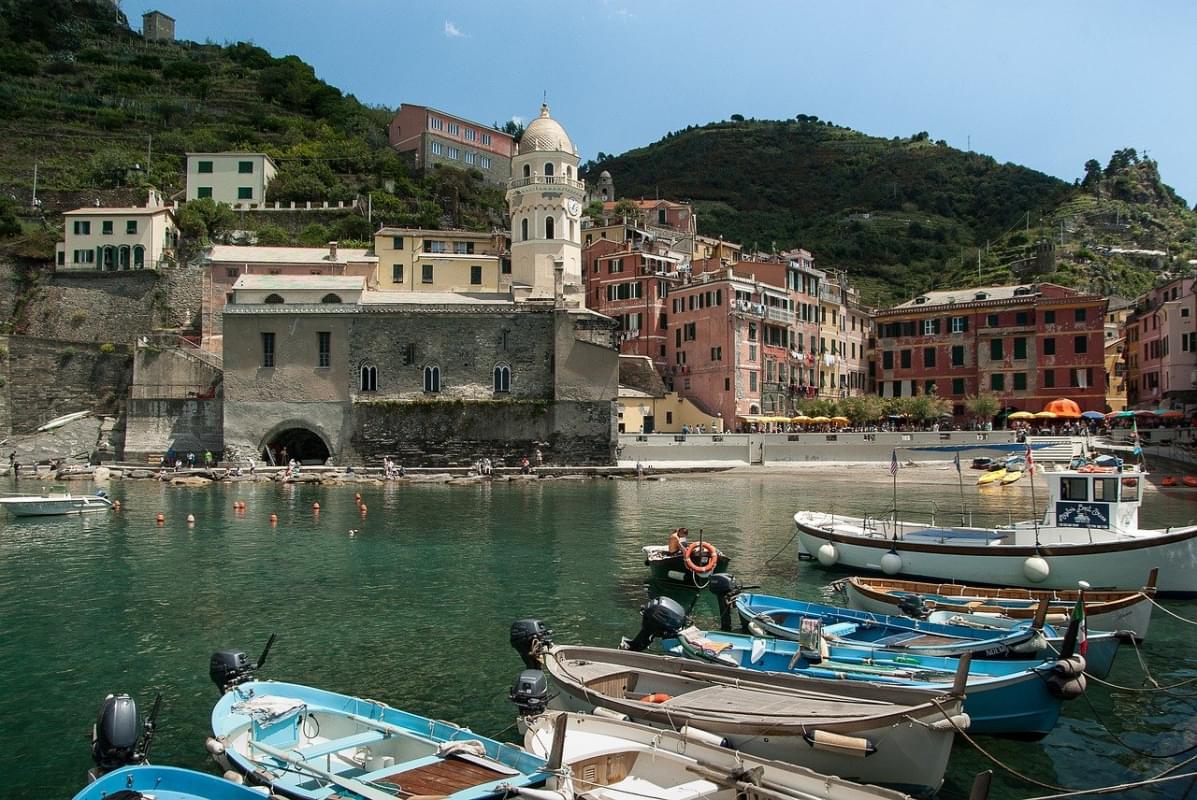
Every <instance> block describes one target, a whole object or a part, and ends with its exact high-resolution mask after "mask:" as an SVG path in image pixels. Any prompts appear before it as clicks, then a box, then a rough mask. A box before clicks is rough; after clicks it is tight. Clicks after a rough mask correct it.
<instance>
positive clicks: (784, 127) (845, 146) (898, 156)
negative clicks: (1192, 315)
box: [586, 115, 1192, 303]
mask: <svg viewBox="0 0 1197 800" xmlns="http://www.w3.org/2000/svg"><path fill="white" fill-rule="evenodd" d="M1120 152H1126V151H1120ZM1129 152H1130V153H1133V152H1134V151H1129ZM1083 160H1084V159H1083V157H1082V158H1078V173H1079V171H1080V164H1081V163H1082V162H1083ZM1113 162H1114V160H1112V163H1111V169H1112V170H1113V171H1112V172H1110V173H1109V174H1108V177H1109V180H1110V181H1113V179H1114V177H1115V173H1118V174H1120V172H1119V171H1120V170H1123V169H1124V168H1125V167H1126V166H1127V165H1124V164H1122V163H1121V161H1119V162H1118V163H1116V164H1115V163H1113ZM1138 163H1140V162H1139V161H1138V159H1137V157H1136V158H1135V164H1132V165H1130V166H1135V165H1137V164H1138ZM1152 167H1153V169H1154V165H1152ZM604 169H605V170H608V171H609V172H610V173H611V174H612V176H613V178H614V180H615V189H616V192H617V194H618V195H619V196H620V197H633V198H635V197H655V196H660V197H668V198H671V199H682V200H690V201H692V202H693V203H694V205H695V210H696V213H697V214H698V221H699V227H700V229H701V232H703V233H705V234H708V235H719V236H723V237H725V238H728V239H731V240H733V241H738V242H741V243H742V244H743V245H744V246H745V248H746V249H749V250H758V251H765V252H769V251H772V250H784V249H788V248H791V247H795V246H801V247H805V248H807V249H808V250H811V251H812V252H813V253H814V254H815V256H816V264H818V265H821V266H824V267H835V268H842V269H846V270H847V271H848V272H849V273H850V274H851V275H852V276H853V278H854V280H855V281H856V283H857V284H858V285H860V286H861V287H862V289H863V290H864V291H865V294H866V297H867V298H868V299H869V300H870V301H872V302H876V303H885V302H889V301H892V300H896V299H899V298H905V297H908V296H910V294H912V293H913V292H918V291H923V290H926V289H929V288H935V287H938V286H945V285H948V284H949V283H962V282H968V281H970V280H972V281H975V280H976V279H977V255H978V249H979V250H980V255H981V262H982V267H983V270H982V278H983V279H985V280H995V281H1001V280H1019V279H1022V278H1024V277H1028V276H1026V275H1025V274H1024V273H1025V272H1026V268H1027V266H1028V265H1031V266H1033V265H1034V264H1033V262H1034V259H1032V258H1029V257H1028V255H1027V254H1028V253H1030V252H1031V251H1032V250H1033V248H1034V247H1035V244H1036V242H1037V241H1038V240H1039V239H1050V238H1052V237H1053V235H1054V239H1060V238H1061V237H1060V236H1059V234H1060V230H1059V228H1060V226H1059V225H1058V224H1057V223H1058V221H1059V220H1058V219H1057V218H1056V214H1057V211H1058V210H1059V209H1061V208H1065V207H1069V204H1070V203H1073V202H1074V201H1075V200H1076V199H1077V198H1078V197H1082V196H1084V195H1086V194H1093V193H1094V192H1093V191H1091V190H1090V189H1087V188H1086V187H1082V186H1079V185H1074V184H1070V183H1067V182H1065V181H1062V180H1059V179H1057V178H1053V177H1050V176H1048V175H1044V174H1043V173H1040V172H1036V171H1034V170H1031V169H1027V168H1026V167H1021V166H1018V165H1015V164H999V163H998V162H997V161H995V160H994V159H993V158H991V157H989V156H985V155H982V154H980V153H972V152H964V151H961V150H957V149H954V148H952V147H949V146H947V144H946V143H945V142H943V141H933V140H932V139H931V138H930V136H928V134H927V133H925V132H921V133H917V134H915V135H914V136H910V137H904V138H898V137H895V138H893V139H882V138H877V137H872V136H866V135H864V134H862V133H859V132H857V131H854V130H851V129H848V128H843V127H840V126H837V125H834V124H831V123H827V122H822V121H819V120H818V119H817V118H814V117H808V116H805V115H798V117H797V118H795V119H793V120H784V121H757V120H747V121H745V120H740V119H738V118H737V119H734V120H733V121H730V122H716V123H711V124H708V125H704V126H702V127H690V128H687V129H685V130H682V131H678V132H675V133H671V134H669V135H667V136H666V137H665V138H664V139H662V140H660V141H658V142H655V143H654V144H651V145H649V146H647V147H643V148H639V149H636V150H631V151H629V152H627V153H624V154H622V155H619V156H612V155H606V154H602V153H600V154H599V157H598V158H597V159H596V160H595V161H592V162H589V163H588V164H587V165H586V175H587V176H588V177H593V176H594V175H597V173H598V171H600V170H604ZM1097 172H1098V173H1099V174H1101V173H1103V170H1102V169H1101V167H1100V165H1099V166H1098V168H1097ZM1155 179H1156V181H1157V182H1158V173H1157V174H1156V175H1155ZM1163 189H1164V190H1166V191H1161V192H1159V193H1157V194H1158V195H1159V196H1158V197H1157V196H1154V195H1153V197H1151V198H1149V197H1145V196H1144V197H1139V198H1129V197H1128V200H1130V201H1131V205H1136V204H1137V203H1139V202H1140V201H1141V202H1145V203H1151V202H1156V201H1160V202H1163V203H1165V204H1166V205H1176V203H1173V202H1172V200H1171V199H1169V193H1170V192H1171V190H1168V189H1167V187H1163ZM1170 197H1171V198H1175V195H1174V194H1173V195H1170ZM1177 203H1179V205H1178V206H1177V207H1178V208H1179V209H1180V211H1182V212H1183V213H1186V214H1187V213H1188V211H1187V209H1185V208H1184V205H1183V203H1182V202H1179V200H1177ZM1086 208H1088V206H1086ZM1139 210H1142V209H1139ZM1149 216H1150V214H1149ZM1052 225H1055V226H1056V227H1055V228H1054V229H1053V228H1052V227H1051V226H1052ZM1066 227H1068V228H1069V229H1070V230H1073V229H1074V227H1075V226H1066ZM1074 232H1075V230H1074ZM1064 234H1065V235H1064V236H1063V239H1064V246H1063V247H1062V248H1061V251H1060V253H1059V255H1060V257H1061V263H1063V262H1064V261H1067V259H1069V258H1071V249H1070V248H1069V245H1070V244H1072V245H1076V246H1077V247H1078V248H1079V247H1081V246H1082V245H1083V244H1084V243H1082V242H1079V241H1073V242H1071V243H1070V242H1069V241H1068V238H1069V237H1068V235H1067V234H1068V230H1066V231H1065V232H1064ZM1191 235H1192V226H1190V227H1189V237H1191ZM1176 237H1179V238H1180V239H1181V240H1182V241H1180V242H1178V244H1180V245H1181V247H1182V248H1183V247H1184V246H1185V244H1186V242H1187V245H1190V246H1191V244H1192V241H1191V238H1186V237H1185V235H1184V232H1183V230H1180V229H1178V230H1177V231H1176V232H1175V236H1174V237H1173V238H1176ZM1165 238H1167V237H1165ZM1132 239H1133V237H1132V236H1131V235H1130V234H1129V233H1128V237H1127V241H1128V244H1130V243H1132V242H1131V240H1132ZM1134 243H1137V242H1134ZM1083 255H1089V256H1094V255H1095V253H1094V252H1092V251H1091V250H1088V251H1086V252H1085V253H1084V254H1083ZM1045 263H1046V264H1047V265H1048V267H1049V269H1051V262H1042V261H1041V262H1039V265H1040V267H1042V266H1043V265H1044V264H1045ZM1090 272H1091V271H1090V270H1087V269H1076V270H1068V269H1065V270H1063V271H1062V273H1061V274H1058V275H1057V274H1055V272H1054V271H1053V273H1052V274H1051V275H1050V277H1051V278H1052V279H1060V280H1063V281H1066V282H1069V283H1072V284H1074V285H1075V284H1087V283H1089V282H1090V278H1091V276H1090ZM1123 272H1124V271H1121V270H1115V271H1113V272H1109V273H1108V274H1107V276H1106V278H1107V280H1106V285H1105V286H1103V287H1099V288H1104V289H1105V290H1107V291H1111V292H1117V293H1125V294H1129V295H1133V294H1134V293H1135V291H1136V290H1138V289H1141V288H1142V286H1143V284H1144V283H1146V284H1150V282H1151V276H1150V274H1148V272H1144V271H1142V270H1137V269H1132V270H1130V271H1128V272H1126V274H1125V275H1124V274H1123ZM1132 273H1133V274H1132ZM1039 277H1045V276H1043V275H1040V276H1039ZM1086 288H1092V287H1089V286H1086Z"/></svg>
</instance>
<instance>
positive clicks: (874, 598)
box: [833, 569, 1159, 641]
mask: <svg viewBox="0 0 1197 800" xmlns="http://www.w3.org/2000/svg"><path fill="white" fill-rule="evenodd" d="M1158 574H1159V573H1158V571H1157V570H1154V569H1153V570H1151V572H1150V573H1149V574H1148V576H1147V583H1146V584H1145V585H1144V586H1143V588H1142V589H1140V590H1138V591H1133V592H1132V591H1097V590H1093V589H1087V590H1086V591H1085V620H1086V622H1087V624H1088V626H1089V628H1090V629H1092V630H1100V631H1114V632H1118V633H1120V634H1122V636H1123V637H1124V638H1125V637H1128V636H1133V637H1134V638H1136V639H1138V640H1140V641H1142V640H1144V639H1146V638H1147V629H1148V627H1149V626H1150V624H1151V610H1152V599H1153V598H1154V597H1155V584H1156V576H1157V575H1158ZM833 586H835V587H836V588H841V589H842V591H843V592H844V594H845V596H846V598H847V601H848V607H849V608H855V609H858V610H860V611H869V612H872V613H874V614H909V613H910V611H914V612H917V613H929V612H932V611H947V612H951V613H954V614H986V615H1000V616H1005V617H1010V618H1011V619H1014V620H1019V621H1026V620H1030V619H1032V618H1033V617H1034V616H1035V611H1036V609H1037V608H1038V606H1039V603H1040V601H1042V600H1044V599H1046V600H1047V601H1048V610H1047V623H1048V624H1050V625H1059V626H1066V625H1067V624H1068V621H1069V620H1070V619H1071V617H1072V610H1073V608H1074V607H1075V606H1076V601H1077V596H1078V594H1079V592H1078V591H1077V590H1075V589H1060V590H1052V589H1023V588H1019V587H998V586H966V585H964V584H959V583H931V582H928V581H903V580H896V579H894V578H871V577H862V576H856V577H851V578H847V579H844V580H842V581H836V583H835V584H833Z"/></svg>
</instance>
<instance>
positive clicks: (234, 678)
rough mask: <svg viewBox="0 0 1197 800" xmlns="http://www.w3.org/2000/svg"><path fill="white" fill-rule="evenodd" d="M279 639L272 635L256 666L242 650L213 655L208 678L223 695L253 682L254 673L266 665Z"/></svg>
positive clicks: (209, 664)
mask: <svg viewBox="0 0 1197 800" xmlns="http://www.w3.org/2000/svg"><path fill="white" fill-rule="evenodd" d="M277 638H278V635H277V634H274V633H272V634H270V638H269V639H267V640H266V647H265V648H263V650H262V655H260V656H258V662H257V663H256V664H255V663H253V662H251V661H250V660H249V656H247V655H246V654H245V653H244V652H242V651H240V650H220V651H217V652H215V653H213V654H212V658H211V659H210V660H209V661H208V677H209V678H211V679H212V683H214V684H216V688H217V689H219V690H220V693H221V694H224V693H225V692H227V691H228V690H229V689H232V688H233V687H234V686H240V685H241V684H243V683H245V682H246V681H251V680H253V678H254V673H255V672H257V671H258V670H259V669H261V668H262V665H263V664H265V663H266V656H268V655H269V654H270V648H271V647H272V646H273V645H274V640H275V639H277Z"/></svg>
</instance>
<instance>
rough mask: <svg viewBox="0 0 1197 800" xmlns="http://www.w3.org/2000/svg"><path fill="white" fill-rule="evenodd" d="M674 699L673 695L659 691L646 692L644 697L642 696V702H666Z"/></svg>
mask: <svg viewBox="0 0 1197 800" xmlns="http://www.w3.org/2000/svg"><path fill="white" fill-rule="evenodd" d="M672 699H673V695H668V694H665V693H664V692H658V693H657V694H646V695H645V696H644V697H641V698H640V702H641V703H664V702H666V701H668V700H672Z"/></svg>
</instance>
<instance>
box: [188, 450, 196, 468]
mask: <svg viewBox="0 0 1197 800" xmlns="http://www.w3.org/2000/svg"><path fill="white" fill-rule="evenodd" d="M187 468H188V469H195V453H188V454H187Z"/></svg>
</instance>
